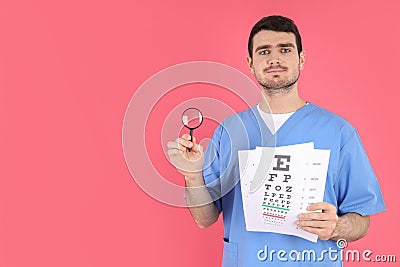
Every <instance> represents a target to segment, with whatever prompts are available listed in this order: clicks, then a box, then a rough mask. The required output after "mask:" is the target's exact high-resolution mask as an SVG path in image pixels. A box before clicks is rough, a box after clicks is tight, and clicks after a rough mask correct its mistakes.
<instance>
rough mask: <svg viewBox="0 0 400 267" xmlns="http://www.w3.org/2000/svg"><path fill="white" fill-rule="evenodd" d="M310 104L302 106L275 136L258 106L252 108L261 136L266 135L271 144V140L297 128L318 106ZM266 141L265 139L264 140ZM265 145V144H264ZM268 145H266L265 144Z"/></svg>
mask: <svg viewBox="0 0 400 267" xmlns="http://www.w3.org/2000/svg"><path fill="white" fill-rule="evenodd" d="M307 103H308V104H306V105H304V106H302V107H301V108H299V109H298V110H296V111H295V112H294V113H293V114H292V115H291V116H290V117H289V118H288V119H287V120H286V121H285V123H284V124H282V126H281V127H280V128H279V129H278V131H276V132H275V134H273V133H272V132H271V130H270V129H269V128H268V126H267V125H266V123H265V121H264V119H263V118H262V117H261V114H260V112H259V111H258V109H257V105H258V104H257V105H255V106H253V107H252V110H253V114H255V117H256V120H257V121H258V125H259V126H260V131H261V134H262V135H264V134H263V133H266V134H267V136H268V138H266V139H265V141H267V142H266V143H270V141H271V140H270V139H272V138H273V139H276V138H277V136H284V135H285V134H286V133H287V132H288V131H289V130H290V129H291V128H293V127H294V126H296V124H297V123H298V122H300V121H301V119H302V118H303V117H304V116H305V115H306V114H307V113H309V112H311V111H313V110H314V109H315V108H316V106H315V105H313V104H312V103H310V102H307ZM263 139H264V138H263ZM263 143H264V142H263ZM263 145H266V144H263Z"/></svg>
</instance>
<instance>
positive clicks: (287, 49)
mask: <svg viewBox="0 0 400 267" xmlns="http://www.w3.org/2000/svg"><path fill="white" fill-rule="evenodd" d="M291 51H292V50H290V48H282V49H281V52H282V53H290V52H291Z"/></svg>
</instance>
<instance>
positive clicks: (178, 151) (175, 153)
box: [167, 149, 181, 156]
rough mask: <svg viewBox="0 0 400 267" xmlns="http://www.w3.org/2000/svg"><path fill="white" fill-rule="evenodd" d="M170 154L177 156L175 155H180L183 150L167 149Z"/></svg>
mask: <svg viewBox="0 0 400 267" xmlns="http://www.w3.org/2000/svg"><path fill="white" fill-rule="evenodd" d="M167 154H168V156H175V155H180V154H181V151H180V150H178V149H169V150H168V151H167Z"/></svg>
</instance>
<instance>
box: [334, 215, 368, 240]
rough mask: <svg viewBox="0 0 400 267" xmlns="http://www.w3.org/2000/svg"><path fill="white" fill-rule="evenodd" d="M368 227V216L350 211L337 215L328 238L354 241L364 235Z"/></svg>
mask: <svg viewBox="0 0 400 267" xmlns="http://www.w3.org/2000/svg"><path fill="white" fill-rule="evenodd" d="M368 228H369V216H368V215H367V216H361V215H360V214H358V213H354V212H350V213H346V214H344V215H342V216H339V220H338V222H337V224H336V227H335V230H333V233H332V236H331V238H330V239H332V240H335V241H337V240H339V239H345V240H346V241H348V242H352V241H356V240H358V239H360V238H362V237H364V236H365V235H366V234H367V232H368Z"/></svg>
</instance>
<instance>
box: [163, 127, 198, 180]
mask: <svg viewBox="0 0 400 267" xmlns="http://www.w3.org/2000/svg"><path fill="white" fill-rule="evenodd" d="M188 148H191V150H190V151H189V149H188ZM167 153H168V156H169V160H170V162H171V163H172V164H173V165H174V166H175V167H176V169H177V170H178V171H179V172H180V173H182V174H183V175H184V176H185V179H194V178H195V177H196V176H197V175H198V174H199V173H201V172H202V167H203V163H204V155H203V147H202V146H201V145H199V144H196V138H195V137H194V136H193V141H192V142H191V141H190V135H188V134H184V135H182V137H181V138H177V139H176V140H175V141H174V142H168V152H167Z"/></svg>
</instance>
